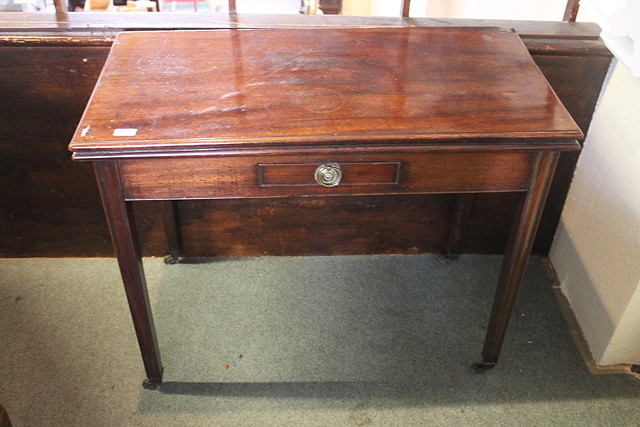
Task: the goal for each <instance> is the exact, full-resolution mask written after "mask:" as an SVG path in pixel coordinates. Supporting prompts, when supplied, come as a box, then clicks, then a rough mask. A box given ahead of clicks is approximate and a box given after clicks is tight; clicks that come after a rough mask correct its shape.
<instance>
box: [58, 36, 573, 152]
mask: <svg viewBox="0 0 640 427" xmlns="http://www.w3.org/2000/svg"><path fill="white" fill-rule="evenodd" d="M581 137H582V134H581V132H580V130H579V129H578V127H577V125H576V124H575V123H574V121H573V119H572V118H571V117H570V115H569V114H568V113H567V111H566V110H565V108H564V107H563V106H562V104H561V103H560V102H559V100H558V98H557V97H556V95H555V94H554V92H553V91H552V89H551V88H550V87H549V85H548V83H547V82H546V80H545V78H544V77H543V75H542V74H541V72H540V71H539V69H538V68H537V66H536V65H535V63H534V62H533V60H532V58H531V56H530V55H529V53H528V52H527V50H526V49H525V48H524V46H523V44H522V42H521V40H520V39H519V37H518V35H517V34H515V33H513V32H511V31H508V30H504V29H498V28H368V29H315V30H300V29H290V30H289V29H288V30H216V31H170V32H162V31H158V32H146V33H145V32H136V33H120V34H119V35H118V37H117V39H116V41H115V43H114V45H113V48H112V52H111V54H110V56H109V58H108V60H107V63H106V64H105V67H104V70H103V72H102V75H101V77H100V79H99V81H98V84H97V86H96V89H95V91H94V94H93V96H92V99H91V101H90V103H89V105H88V108H87V110H86V112H85V114H84V116H83V118H82V121H81V123H80V125H79V127H78V130H77V132H76V133H75V135H74V137H73V140H72V142H71V145H70V149H71V150H72V151H74V152H75V157H76V158H77V159H82V158H83V157H87V158H94V159H95V158H96V157H100V156H101V155H103V154H107V155H127V153H133V152H141V151H144V152H147V153H149V152H153V151H175V150H184V149H194V150H202V149H221V148H233V147H235V148H237V147H242V148H249V147H270V148H274V147H283V146H289V145H292V144H295V145H297V146H304V145H312V146H318V145H326V144H331V145H334V146H335V145H338V146H340V145H341V144H345V145H346V144H351V145H352V144H354V143H360V144H362V143H368V144H372V143H373V144H375V143H385V144H397V143H402V144H412V143H416V142H420V143H425V142H426V143H429V142H437V143H439V144H445V145H446V143H447V141H453V140H455V141H456V142H457V143H459V142H460V141H465V140H468V141H479V140H482V141H483V142H485V143H486V142H489V143H491V142H496V143H499V142H501V141H505V140H506V139H508V140H509V141H510V143H517V142H518V141H524V140H531V139H534V140H535V141H536V142H537V143H541V142H542V143H549V144H551V145H554V144H555V143H554V141H555V140H558V139H562V140H572V139H578V138H581Z"/></svg>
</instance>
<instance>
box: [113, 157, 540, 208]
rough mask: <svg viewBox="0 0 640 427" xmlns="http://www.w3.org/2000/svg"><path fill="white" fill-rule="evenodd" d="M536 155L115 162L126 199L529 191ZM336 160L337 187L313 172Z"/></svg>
mask: <svg viewBox="0 0 640 427" xmlns="http://www.w3.org/2000/svg"><path fill="white" fill-rule="evenodd" d="M535 159H536V153H535V152H529V151H518V152H495V151H494V152H429V153H373V154H366V155H363V154H356V153H345V154H338V155H336V154H335V153H333V154H328V155H322V154H313V155H309V154H295V153H294V154H279V155H260V156H258V155H229V156H211V157H174V158H163V157H158V158H137V159H134V158H130V159H120V160H118V164H119V170H120V174H121V179H122V184H123V191H124V195H125V199H126V200H163V199H164V200H167V199H221V198H252V197H286V196H314V195H317V196H323V195H365V194H424V193H455V192H466V193H481V192H512V191H526V190H527V189H528V187H529V181H530V179H531V175H532V171H533V170H534V162H535ZM327 164H332V165H334V166H335V165H337V166H338V168H339V169H340V171H341V172H342V179H341V181H340V182H339V184H337V185H335V186H333V187H326V186H323V185H320V184H318V183H317V182H316V180H315V176H314V174H315V171H316V170H317V168H318V167H320V166H322V165H327Z"/></svg>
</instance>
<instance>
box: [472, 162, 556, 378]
mask: <svg viewBox="0 0 640 427" xmlns="http://www.w3.org/2000/svg"><path fill="white" fill-rule="evenodd" d="M558 156H559V153H557V152H547V153H540V154H539V155H538V158H537V161H536V164H535V169H534V173H533V174H532V179H531V183H530V185H529V189H528V191H527V193H525V194H524V195H523V197H522V199H521V202H520V205H519V207H518V211H517V215H516V217H515V220H514V224H513V226H512V229H511V234H510V237H509V242H508V244H507V249H506V252H505V257H504V260H503V261H502V270H501V272H500V278H499V280H498V287H497V290H496V294H495V298H494V302H493V308H492V311H491V317H490V319H489V326H488V328H487V335H486V338H485V342H484V349H483V351H482V360H481V361H480V362H478V363H476V364H474V365H473V366H472V371H474V372H481V371H484V370H487V369H490V368H492V367H493V366H495V364H496V363H497V361H498V356H499V354H500V349H501V347H502V342H503V340H504V337H505V334H506V332H507V326H508V324H509V320H510V319H511V314H512V312H513V308H514V306H515V302H516V297H517V295H518V288H519V287H520V281H521V279H522V276H523V274H524V269H525V266H526V264H527V260H528V258H529V254H530V252H531V246H532V245H533V239H534V237H535V234H536V230H537V228H538V223H539V221H540V216H541V214H542V210H543V208H544V202H545V200H546V198H547V193H548V192H549V186H550V185H551V180H552V178H553V173H554V171H555V167H556V163H557V162H558Z"/></svg>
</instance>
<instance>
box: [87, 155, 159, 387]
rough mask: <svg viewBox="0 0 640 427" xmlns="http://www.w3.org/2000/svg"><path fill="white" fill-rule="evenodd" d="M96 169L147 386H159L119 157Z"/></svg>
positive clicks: (155, 351) (156, 353) (144, 287)
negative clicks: (118, 161)
mask: <svg viewBox="0 0 640 427" xmlns="http://www.w3.org/2000/svg"><path fill="white" fill-rule="evenodd" d="M94 168H95V173H96V178H97V181H98V187H99V189H100V197H101V199H102V204H103V207H104V211H105V215H106V218H107V224H108V226H109V232H110V234H111V240H112V242H113V249H114V251H115V254H116V258H117V259H118V265H119V267H120V273H121V275H122V281H123V283H124V289H125V292H126V294H127V300H128V302H129V309H130V311H131V317H132V318H133V325H134V328H135V331H136V336H137V338H138V344H139V346H140V352H141V353H142V360H143V362H144V367H145V371H146V374H147V379H146V380H145V382H144V383H143V385H144V387H145V388H149V389H155V388H157V387H158V386H159V385H160V383H161V382H162V363H161V361H160V351H159V349H158V341H157V339H156V333H155V327H154V325H153V316H152V314H151V306H150V305H149V295H148V293H147V284H146V280H145V276H144V270H143V268H142V258H141V251H140V245H139V243H138V236H137V233H136V227H135V221H134V217H133V210H132V206H131V202H127V201H126V200H125V198H124V193H123V187H122V182H121V180H120V173H119V171H118V164H117V162H116V161H115V160H108V161H98V162H95V164H94Z"/></svg>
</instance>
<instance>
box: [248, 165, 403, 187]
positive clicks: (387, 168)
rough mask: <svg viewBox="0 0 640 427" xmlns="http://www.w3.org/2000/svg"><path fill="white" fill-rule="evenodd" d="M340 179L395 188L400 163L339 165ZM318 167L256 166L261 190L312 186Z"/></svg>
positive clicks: (398, 179)
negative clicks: (262, 188)
mask: <svg viewBox="0 0 640 427" xmlns="http://www.w3.org/2000/svg"><path fill="white" fill-rule="evenodd" d="M331 164H336V165H339V168H340V170H341V171H342V179H341V180H340V183H339V184H338V185H371V184H389V185H395V184H398V183H399V181H400V162H355V163H354V162H347V163H345V162H340V163H333V162H332V163H331ZM319 167H322V164H321V165H318V163H317V162H315V163H284V164H283V163H267V164H260V165H258V179H259V185H260V186H261V187H271V186H279V187H289V186H298V185H305V186H309V185H311V186H315V185H317V184H318V183H317V181H316V179H315V174H316V171H317V170H318V168H319Z"/></svg>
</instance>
